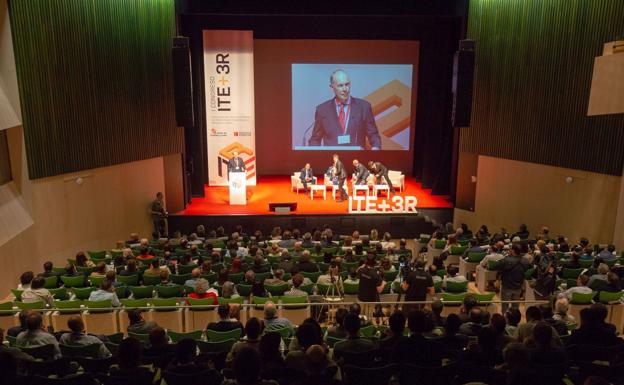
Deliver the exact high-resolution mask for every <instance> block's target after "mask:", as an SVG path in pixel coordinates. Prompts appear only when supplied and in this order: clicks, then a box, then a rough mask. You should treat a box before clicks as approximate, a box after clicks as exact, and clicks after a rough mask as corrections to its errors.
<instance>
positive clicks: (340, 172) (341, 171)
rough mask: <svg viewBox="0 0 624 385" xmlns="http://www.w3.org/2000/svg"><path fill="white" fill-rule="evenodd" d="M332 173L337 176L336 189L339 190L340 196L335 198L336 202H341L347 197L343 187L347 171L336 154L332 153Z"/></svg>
mask: <svg viewBox="0 0 624 385" xmlns="http://www.w3.org/2000/svg"><path fill="white" fill-rule="evenodd" d="M333 158H334V170H333V171H334V175H335V176H336V177H337V178H338V191H340V197H339V198H338V199H336V202H342V201H343V200H345V199H347V197H348V195H347V192H346V191H345V189H344V183H345V179H346V178H347V171H346V170H345V168H344V165H343V164H342V162H341V161H340V159H339V158H338V154H334V156H333Z"/></svg>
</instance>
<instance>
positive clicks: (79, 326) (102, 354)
mask: <svg viewBox="0 0 624 385" xmlns="http://www.w3.org/2000/svg"><path fill="white" fill-rule="evenodd" d="M67 326H68V327H69V330H71V332H70V333H64V334H63V335H61V338H60V339H59V343H60V344H61V345H72V346H88V345H98V355H97V357H98V358H106V357H110V355H111V352H110V351H109V350H108V348H107V347H106V345H104V343H103V342H102V340H100V339H99V338H97V337H95V336H92V335H89V334H86V333H85V330H84V322H83V321H82V318H81V317H80V316H77V315H75V316H72V317H70V318H69V320H67Z"/></svg>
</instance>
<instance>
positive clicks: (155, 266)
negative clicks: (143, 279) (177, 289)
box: [137, 258, 169, 277]
mask: <svg viewBox="0 0 624 385" xmlns="http://www.w3.org/2000/svg"><path fill="white" fill-rule="evenodd" d="M137 259H138V258H137ZM165 269H167V270H169V268H168V267H167V266H160V262H159V261H158V260H157V259H153V260H152V261H151V262H150V264H149V267H148V269H147V270H145V271H144V272H143V276H149V277H160V273H162V272H163V271H164V270H165Z"/></svg>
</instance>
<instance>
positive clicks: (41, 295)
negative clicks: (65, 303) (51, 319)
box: [22, 277, 54, 306]
mask: <svg viewBox="0 0 624 385" xmlns="http://www.w3.org/2000/svg"><path fill="white" fill-rule="evenodd" d="M44 285H45V278H43V277H35V278H33V279H32V281H31V282H30V287H28V288H27V289H25V290H24V292H22V302H25V303H30V302H44V303H45V304H46V305H48V306H52V304H53V302H54V300H53V298H52V294H50V291H49V290H48V289H45V288H44V287H43V286H44Z"/></svg>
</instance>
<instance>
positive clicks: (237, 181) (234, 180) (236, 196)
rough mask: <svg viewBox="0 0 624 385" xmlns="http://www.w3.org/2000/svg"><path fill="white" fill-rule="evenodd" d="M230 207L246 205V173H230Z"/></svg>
mask: <svg viewBox="0 0 624 385" xmlns="http://www.w3.org/2000/svg"><path fill="white" fill-rule="evenodd" d="M229 186H230V206H232V205H246V204H247V173H246V172H231V173H230V181H229Z"/></svg>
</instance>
